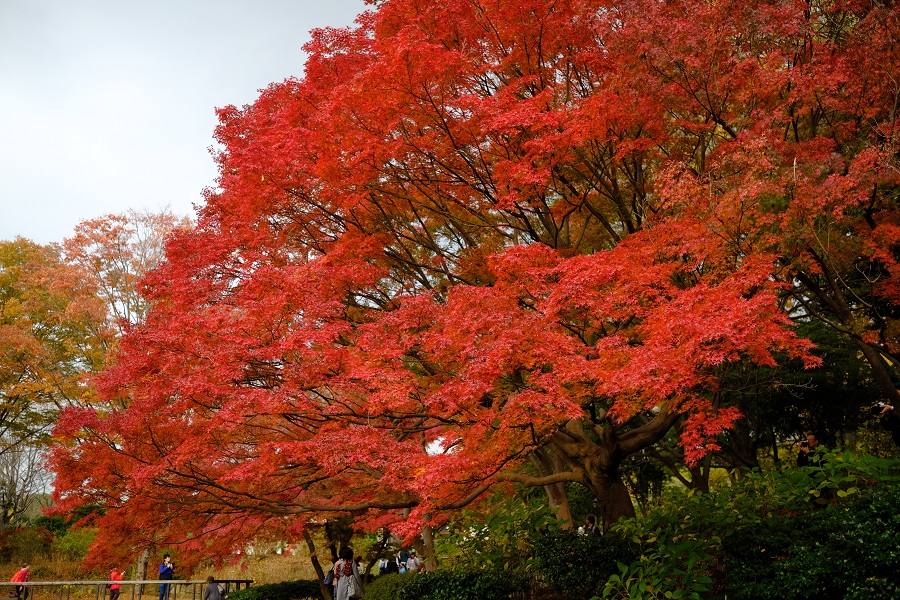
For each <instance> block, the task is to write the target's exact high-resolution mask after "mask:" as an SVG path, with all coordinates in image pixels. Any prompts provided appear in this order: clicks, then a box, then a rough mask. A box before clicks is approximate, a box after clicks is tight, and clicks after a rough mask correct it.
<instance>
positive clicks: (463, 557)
mask: <svg viewBox="0 0 900 600" xmlns="http://www.w3.org/2000/svg"><path fill="white" fill-rule="evenodd" d="M558 527H559V522H558V521H557V520H556V517H555V516H554V515H553V513H552V512H551V511H550V509H549V508H548V507H547V503H546V500H545V499H543V498H537V499H535V498H531V499H529V498H523V497H519V496H503V495H501V494H494V495H492V496H491V497H490V498H489V499H488V501H487V503H486V507H485V506H482V507H478V508H473V509H470V510H466V511H463V512H462V514H460V515H458V516H457V517H455V518H454V520H453V521H452V522H451V523H450V524H449V525H448V527H447V530H446V532H445V533H443V534H442V535H441V536H439V537H438V538H437V539H436V540H435V546H436V550H437V554H438V556H441V557H442V564H443V566H445V567H449V568H450V569H458V568H461V569H474V570H478V569H484V570H488V571H503V572H515V573H517V574H518V575H528V574H529V573H531V571H532V567H533V565H532V562H533V560H534V547H535V540H536V539H537V538H538V537H539V536H540V535H541V532H548V531H554V530H556V529H558Z"/></svg>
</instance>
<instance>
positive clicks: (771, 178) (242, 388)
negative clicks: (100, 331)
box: [54, 0, 896, 551]
mask: <svg viewBox="0 0 900 600" xmlns="http://www.w3.org/2000/svg"><path fill="white" fill-rule="evenodd" d="M851 14H852V15H854V17H853V18H852V19H849V20H844V21H835V19H837V18H838V16H839V15H844V16H846V15H851ZM895 26H896V17H895V15H894V14H893V12H892V11H890V10H885V9H881V8H878V6H877V5H872V4H867V3H852V4H847V5H846V6H843V5H842V6H838V5H833V4H832V5H829V7H828V9H827V10H825V9H824V8H821V7H819V6H810V5H809V4H806V3H794V2H771V3H770V2H750V3H746V2H745V3H739V4H736V3H733V2H712V3H710V2H693V1H691V2H689V1H682V2H666V3H659V2H651V1H644V0H636V1H631V2H619V3H601V2H583V1H582V2H576V1H563V2H559V1H555V2H549V1H546V0H530V1H527V2H524V3H522V2H519V3H509V2H501V1H495V2H490V3H482V4H478V3H471V2H467V1H461V0H448V1H446V2H440V3H421V2H414V1H411V0H405V1H388V2H384V3H381V4H379V5H378V7H377V9H376V10H375V11H373V12H372V13H368V14H366V15H363V16H361V17H360V19H359V25H358V26H357V27H355V28H351V29H346V30H326V31H317V32H315V36H314V41H313V42H311V43H310V45H309V46H308V48H307V50H308V51H309V53H310V59H309V62H308V64H307V68H306V75H305V77H304V78H303V79H301V80H288V81H285V82H284V83H281V84H277V85H272V86H270V87H269V88H268V89H267V90H265V91H264V92H263V93H262V94H261V96H260V98H259V99H258V100H257V101H256V103H254V104H253V105H252V106H247V107H244V108H243V109H237V108H234V107H229V108H226V109H223V110H221V111H220V120H221V124H220V126H219V128H218V130H217V139H218V140H219V142H220V143H221V144H222V146H223V150H222V152H221V153H220V154H219V156H218V161H219V165H220V178H219V181H218V187H217V188H216V189H215V190H210V191H208V193H207V197H206V205H205V206H204V207H203V209H202V210H201V211H200V215H199V222H198V226H197V227H196V228H195V229H194V230H193V231H191V232H184V233H178V234H176V235H175V236H174V237H173V238H172V239H171V240H170V243H169V245H168V254H167V262H166V263H165V264H163V265H162V267H161V268H159V269H158V270H157V271H155V272H154V273H153V274H152V275H151V276H150V277H149V278H148V279H147V281H146V285H147V288H146V289H147V293H148V297H149V300H150V302H151V303H152V306H153V308H152V310H151V312H150V313H149V315H148V317H147V319H146V322H145V323H144V324H143V325H141V326H140V327H137V328H135V329H134V330H133V331H132V332H131V333H130V334H129V335H128V336H127V337H126V338H125V339H124V340H123V343H122V354H121V357H120V360H119V363H118V365H116V366H115V367H114V368H112V369H110V370H109V371H108V372H107V373H106V375H105V376H104V377H103V379H102V380H101V382H100V383H101V387H102V390H103V392H104V394H105V395H106V397H107V398H109V399H114V398H118V397H125V398H127V399H128V403H129V405H128V408H127V409H126V410H122V411H118V410H111V411H109V412H105V413H101V412H96V411H92V410H85V411H81V412H76V411H73V412H72V413H70V414H69V417H68V419H66V420H65V421H63V424H61V426H60V427H59V430H58V434H59V436H60V437H61V439H63V440H68V441H69V442H70V445H68V446H66V447H61V448H60V449H59V450H58V451H57V452H56V453H55V455H54V461H55V465H56V467H57V468H58V470H59V473H60V475H59V479H58V480H57V500H58V501H60V502H61V506H63V507H71V506H74V505H77V504H81V503H86V502H99V503H101V504H103V505H104V506H106V507H108V510H107V512H106V515H105V516H104V517H103V518H102V519H101V524H102V525H103V527H104V529H103V532H104V533H103V534H102V535H101V537H100V538H99V542H98V543H99V544H100V545H101V546H104V547H106V548H110V549H113V548H116V546H117V545H118V549H119V550H121V551H128V549H130V548H133V547H140V546H143V545H147V544H150V543H157V544H162V543H173V542H182V543H184V545H185V547H192V548H195V549H198V548H203V547H206V545H207V544H208V543H209V541H208V540H209V537H210V536H212V535H215V537H216V538H219V539H220V540H221V541H219V542H218V543H217V545H216V548H221V547H222V543H233V544H237V543H240V542H242V541H244V540H247V539H250V538H251V537H253V536H259V535H265V534H271V535H284V532H285V529H286V528H287V529H290V528H291V526H294V527H302V526H303V522H304V520H303V519H302V518H299V517H301V516H304V515H308V514H309V513H310V512H311V511H344V512H346V511H350V512H352V513H354V514H355V515H356V516H357V517H358V518H359V521H358V522H359V523H360V524H361V526H366V527H373V528H374V527H378V526H384V525H388V526H390V527H391V529H392V530H393V531H396V532H399V533H401V534H411V533H414V532H415V531H417V530H418V528H419V527H420V526H421V524H423V523H431V524H435V523H440V522H441V521H442V520H443V519H444V518H445V516H446V514H447V513H448V512H449V511H452V510H454V509H455V508H457V507H459V506H462V505H464V504H465V503H466V502H469V501H471V500H473V499H475V498H477V497H478V496H479V495H480V494H481V493H482V492H483V491H484V490H485V489H486V488H487V487H488V486H490V485H492V484H494V483H496V482H499V481H524V482H526V483H531V484H550V483H554V482H560V481H578V482H580V483H582V484H584V485H586V486H588V487H589V488H590V489H591V490H592V491H593V492H594V493H595V495H596V496H597V497H598V498H599V499H600V500H601V502H602V503H603V505H604V507H605V513H604V517H605V521H606V522H607V523H609V522H610V521H611V520H614V519H615V518H617V517H618V516H620V515H627V514H631V513H632V512H633V509H632V508H631V503H630V499H629V498H628V495H627V492H626V491H625V488H624V486H623V485H622V480H621V477H620V476H619V474H618V465H619V464H620V462H621V460H623V458H624V457H625V456H627V455H629V454H631V453H634V452H636V451H638V450H640V449H641V448H644V447H646V446H647V445H649V444H652V443H654V442H655V441H657V440H659V439H660V438H661V437H662V436H663V435H664V434H665V433H666V431H668V430H669V429H670V427H671V426H672V425H673V424H675V423H676V421H678V420H680V419H684V418H686V423H687V425H686V433H685V435H684V436H683V443H684V445H685V450H686V455H687V457H688V459H689V460H693V459H696V458H697V457H699V456H700V455H702V454H703V453H704V452H706V451H708V450H709V449H713V448H715V435H716V434H718V433H719V432H720V431H721V430H722V429H723V428H725V427H728V426H729V425H730V423H731V422H733V420H734V419H735V418H737V417H738V415H737V413H736V412H735V411H734V410H730V409H723V410H719V409H718V408H717V407H716V406H714V405H713V403H711V401H710V397H711V393H710V392H711V391H713V390H715V389H716V386H717V379H716V372H717V368H718V367H720V366H721V365H723V364H726V363H732V362H736V361H745V360H749V361H755V362H757V363H761V364H774V363H775V361H776V356H777V355H783V356H791V357H802V358H803V359H804V360H806V361H807V363H809V364H812V363H814V362H815V359H813V358H811V357H810V356H809V355H808V354H807V351H808V349H809V345H808V344H807V343H805V342H804V341H802V340H799V339H797V338H796V337H795V336H794V335H793V334H792V333H791V331H790V329H789V324H790V322H789V321H788V319H787V317H786V316H785V315H784V314H783V313H782V312H781V311H780V309H779V306H778V303H777V296H778V294H779V293H780V292H781V291H782V285H781V284H780V283H779V281H780V280H781V279H780V278H783V277H784V275H785V273H788V272H789V270H790V268H792V267H791V266H790V265H791V264H792V263H791V261H792V260H793V258H794V255H793V254H792V253H791V252H790V251H789V247H790V244H791V243H792V240H791V239H789V238H788V237H787V236H786V233H785V232H793V231H794V228H795V221H797V220H802V219H809V220H815V219H816V218H818V217H817V215H820V216H822V217H823V218H824V217H825V216H827V215H829V214H834V213H835V211H837V212H838V213H842V211H843V212H844V213H845V212H847V211H850V210H851V208H852V207H853V206H857V205H858V203H859V202H862V201H863V197H862V196H861V195H859V194H856V190H863V189H869V190H870V191H871V187H872V186H873V185H875V186H880V185H887V182H888V180H890V181H891V182H893V181H894V180H893V179H890V178H891V177H894V176H895V175H893V174H891V172H890V170H889V169H887V168H886V167H885V166H884V164H885V163H884V162H883V161H885V160H887V158H885V157H887V156H888V154H887V153H886V152H887V150H885V149H884V144H885V141H884V137H883V136H882V137H881V138H879V137H878V131H880V129H879V128H883V127H885V126H886V123H888V122H889V123H893V118H894V116H893V113H892V112H891V113H890V114H889V115H888V112H887V109H886V107H888V106H889V102H888V100H889V98H893V97H895V96H891V94H893V93H894V92H893V91H892V90H893V88H890V87H889V86H888V85H887V84H885V83H884V82H882V81H881V80H879V79H878V77H877V76H876V75H875V74H877V72H878V71H879V70H880V69H884V68H885V67H884V65H885V64H896V63H890V62H888V63H885V62H884V61H883V60H880V59H878V58H877V57H873V56H872V55H873V54H879V53H880V55H879V56H881V57H883V56H885V55H888V54H890V53H892V52H895V51H894V50H893V46H892V45H890V44H888V43H886V42H885V43H880V40H882V39H885V37H886V36H890V32H891V31H894V30H895V29H892V28H895ZM860 36H865V37H867V38H871V37H874V41H873V43H872V44H871V46H868V47H867V48H866V49H865V51H863V46H862V45H861V43H860ZM860 69H863V70H864V72H863V73H860V72H859V70H860ZM862 79H865V83H861V80H862ZM862 99H865V102H861V100H862ZM809 111H820V112H821V115H820V116H819V117H818V119H819V120H820V121H821V122H822V123H824V122H825V121H826V120H827V123H828V124H827V127H826V126H825V125H824V124H823V125H821V127H820V129H818V130H817V129H815V128H812V129H809V127H808V126H807V124H805V123H800V121H802V120H804V119H807V116H806V115H807V113H808V112H809ZM876 125H877V126H876ZM792 129H796V130H797V131H798V132H799V130H800V129H804V132H803V134H802V135H801V134H800V133H798V134H797V135H796V136H792V135H790V134H791V130H792ZM807 129H809V130H808V131H807ZM842 136H843V138H846V139H853V140H856V143H855V145H850V144H846V143H844V145H843V146H840V145H839V143H838V142H836V141H835V139H834V138H840V137H842ZM842 143H843V142H842ZM876 155H877V156H881V157H882V158H880V159H878V158H874V157H875V156H876ZM891 156H892V155H891ZM879 160H880V161H882V162H879ZM890 160H894V159H893V158H890ZM805 231H806V230H805V229H802V228H801V229H797V236H798V237H799V236H801V235H806V234H805V233H804V232H805ZM882 235H883V236H884V239H887V238H889V237H890V234H888V233H887V232H885V233H883V234H882ZM866 243H869V244H871V246H872V247H873V248H876V249H877V251H880V252H885V249H886V248H888V247H889V246H887V245H886V242H885V241H883V240H872V241H867V242H866ZM872 252H875V250H873V251H872ZM799 254H800V253H798V256H799ZM886 264H887V263H886ZM892 265H893V263H889V267H892ZM885 285H886V287H885V289H886V290H887V289H892V288H890V286H889V285H888V284H885ZM76 440H77V443H76ZM529 456H534V457H537V458H538V459H539V460H540V461H544V464H546V465H555V466H552V467H550V468H549V470H546V471H542V472H538V473H537V475H535V474H534V473H531V474H529V473H528V472H526V471H524V470H522V469H521V468H520V466H521V465H522V464H523V462H524V461H525V460H526V459H527V458H528V457H529ZM401 509H410V513H409V514H408V516H404V513H403V512H402V510H401ZM286 517H289V518H286ZM125 522H129V523H130V524H131V525H130V527H129V528H128V531H132V532H133V533H131V534H130V535H127V536H125V537H124V538H122V537H121V536H120V532H121V525H122V524H123V523H125ZM288 533H290V531H289V532H288ZM206 534H209V535H206Z"/></svg>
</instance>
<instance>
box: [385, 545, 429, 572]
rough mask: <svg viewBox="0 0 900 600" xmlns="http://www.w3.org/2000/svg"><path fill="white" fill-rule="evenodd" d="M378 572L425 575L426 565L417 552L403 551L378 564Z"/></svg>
mask: <svg viewBox="0 0 900 600" xmlns="http://www.w3.org/2000/svg"><path fill="white" fill-rule="evenodd" d="M378 572H379V574H381V575H384V574H386V573H424V572H425V563H423V562H422V559H420V558H419V556H418V553H417V552H416V551H415V550H401V551H400V552H398V553H397V554H396V555H394V557H393V558H391V559H387V558H383V559H381V562H379V563H378Z"/></svg>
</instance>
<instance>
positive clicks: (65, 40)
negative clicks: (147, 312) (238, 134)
mask: <svg viewBox="0 0 900 600" xmlns="http://www.w3.org/2000/svg"><path fill="white" fill-rule="evenodd" d="M365 8H366V7H365V5H364V2H363V0H324V1H317V0H293V1H291V0H254V1H253V2H250V1H247V0H244V1H242V2H238V1H236V0H0V240H9V239H13V238H14V237H16V236H17V235H21V236H23V237H26V238H30V239H32V240H34V241H36V242H39V243H49V242H58V241H62V239H63V238H65V237H68V236H70V235H71V234H72V230H73V227H74V226H75V225H76V224H77V223H78V222H80V221H82V220H85V219H89V218H93V217H98V216H101V215H104V214H109V213H122V212H125V211H127V210H128V209H129V208H134V209H138V210H141V209H151V210H158V209H161V208H164V207H166V206H169V207H170V208H171V209H172V210H173V211H174V212H176V213H178V214H184V215H191V216H192V215H193V208H192V206H193V204H195V203H199V202H200V201H201V196H200V193H201V190H202V189H203V188H204V187H206V186H209V185H212V184H213V183H214V182H215V175H216V171H215V166H214V164H213V162H212V159H211V157H210V155H209V150H208V149H209V147H210V146H211V145H212V143H213V140H212V133H213V129H214V127H215V125H216V119H215V114H214V111H215V108H216V107H220V106H226V105H229V104H235V105H243V104H247V103H250V102H252V101H253V100H254V99H255V98H256V96H257V92H258V90H259V89H260V88H263V87H265V86H266V85H268V84H269V83H271V82H273V81H282V80H283V79H285V78H286V77H289V76H292V75H294V76H300V75H302V74H303V61H304V60H305V56H304V54H303V52H302V51H301V46H302V45H303V44H304V43H305V42H307V41H308V40H309V31H310V29H313V28H317V27H344V26H347V25H350V24H352V23H353V20H354V19H355V18H356V15H357V14H358V13H360V12H362V11H363V10H365Z"/></svg>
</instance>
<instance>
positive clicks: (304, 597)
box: [228, 579, 322, 600]
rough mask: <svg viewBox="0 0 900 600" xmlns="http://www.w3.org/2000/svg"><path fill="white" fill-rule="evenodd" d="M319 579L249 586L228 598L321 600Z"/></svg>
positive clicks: (240, 599)
mask: <svg viewBox="0 0 900 600" xmlns="http://www.w3.org/2000/svg"><path fill="white" fill-rule="evenodd" d="M321 599H322V588H321V587H320V586H319V582H318V581H307V580H303V579H301V580H298V581H285V582H283V583H270V584H266V585H258V586H253V587H248V588H245V589H243V590H237V591H234V592H230V593H229V594H228V600H321Z"/></svg>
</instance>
